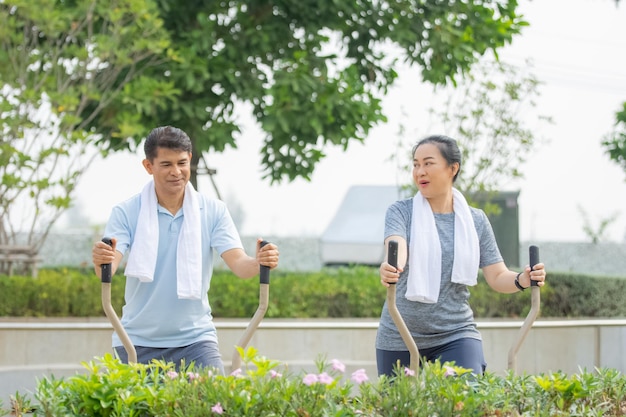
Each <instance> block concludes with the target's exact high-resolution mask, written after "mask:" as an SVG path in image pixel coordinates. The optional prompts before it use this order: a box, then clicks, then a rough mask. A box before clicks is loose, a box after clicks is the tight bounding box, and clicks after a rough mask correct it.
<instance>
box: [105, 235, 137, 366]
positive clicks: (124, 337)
mask: <svg viewBox="0 0 626 417" xmlns="http://www.w3.org/2000/svg"><path fill="white" fill-rule="evenodd" d="M102 241H103V242H104V243H106V244H107V245H109V246H112V245H113V242H112V240H111V239H109V238H108V237H105V238H103V239H102ZM100 268H101V271H102V273H101V278H100V281H101V282H102V308H103V309H104V313H105V314H106V316H107V317H108V318H109V321H110V322H111V325H112V326H113V329H115V332H116V333H117V335H118V336H119V338H120V340H121V341H122V344H123V345H124V349H126V353H127V354H128V363H137V351H136V350H135V346H134V345H133V342H132V341H131V340H130V337H128V333H126V330H125V329H124V326H122V322H120V319H119V318H118V317H117V313H115V310H114V309H113V305H112V304H111V281H112V277H111V264H102V265H101V266H100Z"/></svg>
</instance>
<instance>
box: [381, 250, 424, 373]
mask: <svg viewBox="0 0 626 417" xmlns="http://www.w3.org/2000/svg"><path fill="white" fill-rule="evenodd" d="M387 263H389V265H391V266H393V267H396V268H397V267H398V242H397V241H395V240H390V241H389V247H388V251H387ZM387 309H388V310H389V314H390V315H391V318H392V319H393V322H394V324H395V325H396V327H397V328H398V331H399V332H400V336H401V337H402V340H403V341H404V344H405V345H406V347H407V348H408V350H409V353H410V355H411V361H410V365H409V368H410V369H411V370H413V371H414V372H415V375H417V373H418V372H419V358H420V354H419V350H418V349H417V345H416V344H415V340H414V339H413V336H411V332H410V331H409V329H408V328H407V327H406V323H405V322H404V319H403V318H402V315H401V314H400V312H399V311H398V306H397V305H396V285H395V284H391V285H389V287H387Z"/></svg>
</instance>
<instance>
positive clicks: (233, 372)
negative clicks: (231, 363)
mask: <svg viewBox="0 0 626 417" xmlns="http://www.w3.org/2000/svg"><path fill="white" fill-rule="evenodd" d="M230 374H231V375H232V376H239V375H241V368H237V369H235V370H234V371H232V372H231V373H230Z"/></svg>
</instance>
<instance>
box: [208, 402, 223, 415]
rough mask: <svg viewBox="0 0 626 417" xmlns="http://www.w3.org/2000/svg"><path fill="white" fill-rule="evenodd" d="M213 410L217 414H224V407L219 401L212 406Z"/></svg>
mask: <svg viewBox="0 0 626 417" xmlns="http://www.w3.org/2000/svg"><path fill="white" fill-rule="evenodd" d="M211 411H213V412H214V413H215V414H224V409H223V408H222V404H220V403H217V404H215V405H214V406H213V407H211Z"/></svg>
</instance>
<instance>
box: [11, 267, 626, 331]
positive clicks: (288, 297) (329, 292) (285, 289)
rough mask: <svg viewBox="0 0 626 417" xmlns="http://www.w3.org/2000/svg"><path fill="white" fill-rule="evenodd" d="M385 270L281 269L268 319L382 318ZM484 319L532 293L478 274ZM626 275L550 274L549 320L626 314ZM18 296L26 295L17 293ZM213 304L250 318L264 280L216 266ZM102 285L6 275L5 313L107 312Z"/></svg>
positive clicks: (48, 272) (114, 296) (523, 305)
mask: <svg viewBox="0 0 626 417" xmlns="http://www.w3.org/2000/svg"><path fill="white" fill-rule="evenodd" d="M124 279H125V277H124V276H123V275H122V272H121V271H119V272H118V273H117V274H116V275H115V276H114V277H113V284H112V286H111V301H112V305H113V307H114V308H115V310H116V311H117V312H121V311H122V306H123V303H124V286H125V285H124ZM385 291H386V290H385V287H383V286H382V285H380V278H379V276H378V269H377V268H374V267H365V266H355V267H342V268H325V269H323V270H321V271H316V272H287V271H274V272H273V274H272V283H271V286H270V289H269V305H268V309H267V312H266V314H265V317H266V318H268V319H271V318H281V319H284V318H293V319H302V318H377V317H379V316H380V312H381V309H382V305H383V302H384V300H385ZM470 291H471V306H472V309H473V310H474V314H475V316H476V318H477V319H491V318H515V319H517V318H520V317H525V316H526V315H527V314H528V311H529V309H530V306H531V302H530V291H525V292H520V293H516V294H500V293H496V292H494V291H493V290H492V289H491V288H490V287H489V286H488V285H487V284H486V282H485V280H484V279H482V278H480V277H479V283H478V285H477V286H474V287H472V288H471V289H470ZM625 292H626V279H624V278H609V277H601V276H598V277H595V276H587V275H581V274H575V273H569V272H550V279H549V281H548V282H547V283H546V285H545V286H544V287H542V290H541V304H542V305H541V313H540V317H542V318H591V317H594V318H607V317H626V304H624V302H623V300H622V298H623V297H622V295H623V294H624V293H625ZM16 294H19V296H16ZM209 302H210V304H211V307H212V310H213V311H212V313H213V316H214V317H215V318H216V319H221V318H250V317H252V315H253V314H254V313H255V311H256V309H257V307H258V303H259V282H258V280H255V279H250V280H241V279H238V278H237V277H236V276H235V275H234V274H233V273H232V272H230V271H229V270H221V269H220V270H216V271H215V273H214V276H213V278H212V280H211V288H210V290H209ZM103 314H104V313H103V310H102V300H101V284H100V281H99V280H98V279H97V278H96V277H95V275H94V273H93V269H91V268H86V269H85V270H81V269H78V268H55V269H42V270H40V271H39V274H38V276H37V277H31V276H11V277H9V276H1V275H0V317H104V315H103Z"/></svg>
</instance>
